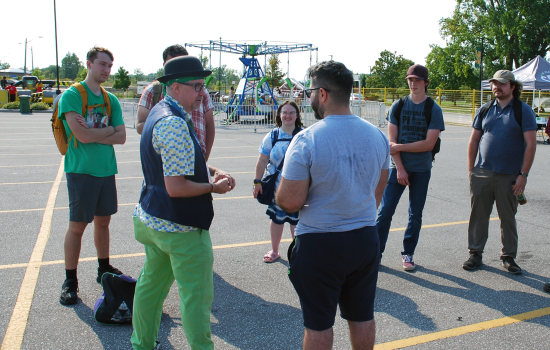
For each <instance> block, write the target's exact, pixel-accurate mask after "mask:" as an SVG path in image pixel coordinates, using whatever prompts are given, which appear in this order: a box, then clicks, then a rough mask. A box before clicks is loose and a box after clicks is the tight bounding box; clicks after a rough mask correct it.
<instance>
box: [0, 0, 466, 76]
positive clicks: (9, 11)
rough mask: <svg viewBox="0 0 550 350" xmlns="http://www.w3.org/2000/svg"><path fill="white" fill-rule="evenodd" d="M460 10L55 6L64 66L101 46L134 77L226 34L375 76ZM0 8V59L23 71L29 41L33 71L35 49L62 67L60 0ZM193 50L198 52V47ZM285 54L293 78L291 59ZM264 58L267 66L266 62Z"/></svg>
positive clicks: (231, 57)
mask: <svg viewBox="0 0 550 350" xmlns="http://www.w3.org/2000/svg"><path fill="white" fill-rule="evenodd" d="M455 4H456V1H455V0H439V1H433V0H415V1H410V0H386V1H372V0H369V1H366V0H340V1H303V0H293V1H289V0H280V1H228V0H225V1H221V0H210V1H195V2H193V1H190V0H183V1H182V0H180V1H175V0H157V1H142V0H136V1H127V0H110V1H106V0H95V1H93V0H92V1H82V0H57V2H56V5H57V30H58V48H59V64H60V65H61V60H62V58H63V57H64V56H65V55H66V53H67V52H74V53H76V55H77V56H78V57H79V58H80V60H81V61H82V62H83V63H84V62H85V57H86V52H87V51H88V49H89V48H91V47H92V46H94V45H99V46H103V47H106V48H108V49H110V50H111V51H112V52H113V54H114V57H115V61H114V67H113V71H112V72H111V73H112V74H114V73H115V72H116V70H117V69H118V68H119V67H120V66H123V67H124V68H125V69H127V70H128V71H129V72H130V73H133V72H134V69H136V68H141V70H142V71H144V72H145V73H150V72H156V71H157V69H159V68H161V67H162V51H163V50H164V48H166V47H167V46H169V45H172V44H175V43H179V44H182V45H183V44H185V43H190V42H200V41H208V40H219V38H220V37H221V38H222V41H239V42H241V43H242V42H246V43H258V42H260V41H267V42H268V44H269V43H270V42H292V43H308V44H313V45H315V46H317V47H318V48H319V51H318V60H319V61H324V60H328V59H330V55H332V56H333V59H334V60H336V61H340V62H343V63H344V64H345V65H346V66H347V67H348V68H350V69H351V70H353V71H354V72H355V73H369V69H370V67H371V66H372V65H374V62H375V61H376V59H377V58H378V57H379V55H380V52H381V51H383V50H389V51H396V52H397V54H400V55H403V57H405V58H408V59H410V60H412V61H414V62H415V63H420V64H423V63H425V57H426V55H427V54H428V53H429V52H430V47H429V45H430V44H438V45H441V46H444V45H445V42H444V40H443V39H442V38H441V37H440V35H439V21H440V19H442V18H444V17H450V16H451V15H452V12H453V10H454V7H455ZM155 6H156V7H155ZM0 9H1V12H2V14H3V16H2V17H3V21H2V22H3V23H4V26H3V28H4V29H3V34H4V35H3V36H2V37H3V38H2V40H1V45H0V47H1V48H2V49H1V50H0V61H2V62H8V63H9V64H10V65H11V67H12V68H19V67H21V68H22V67H23V63H24V53H25V49H24V46H25V45H24V42H25V38H27V39H28V40H31V39H32V41H30V42H29V43H28V45H27V67H28V69H29V70H30V67H31V65H32V64H31V47H32V49H33V57H34V66H35V67H40V68H44V67H47V66H49V65H52V64H55V31H54V10H53V0H25V1H3V2H2V5H0ZM8 23H11V24H10V25H9V26H7V25H6V24H8ZM38 36H42V38H37V37H38ZM33 38H34V39H33ZM19 43H22V44H19ZM189 52H190V54H191V55H197V56H198V55H199V54H200V50H197V49H192V48H191V49H189ZM205 54H208V53H207V52H205ZM238 57H239V56H238V55H235V54H228V53H223V54H222V55H221V61H222V65H223V64H226V65H227V66H228V67H230V68H234V69H237V70H238V71H239V72H240V71H241V68H242V65H241V64H240V61H239V60H238ZM309 57H310V55H309V53H308V52H303V53H291V54H290V76H291V77H292V78H296V79H298V80H301V79H303V77H304V75H305V71H306V69H307V68H308V67H309ZM280 58H281V63H282V64H281V68H282V70H283V71H284V72H286V71H287V58H288V56H287V55H286V54H285V55H281V57H280ZM219 60H220V54H219V53H218V52H212V65H213V67H217V66H218V65H219ZM259 61H260V63H261V65H262V66H263V64H264V59H263V57H262V56H261V57H259ZM313 63H315V54H313Z"/></svg>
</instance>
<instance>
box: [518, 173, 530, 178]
mask: <svg viewBox="0 0 550 350" xmlns="http://www.w3.org/2000/svg"><path fill="white" fill-rule="evenodd" d="M519 174H520V175H521V176H523V177H524V178H527V176H529V173H519Z"/></svg>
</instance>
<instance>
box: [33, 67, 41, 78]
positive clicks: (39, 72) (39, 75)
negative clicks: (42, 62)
mask: <svg viewBox="0 0 550 350" xmlns="http://www.w3.org/2000/svg"><path fill="white" fill-rule="evenodd" d="M31 75H34V76H35V77H37V78H38V79H39V80H42V79H44V74H42V70H41V69H40V68H38V67H36V68H34V70H33V71H32V73H31Z"/></svg>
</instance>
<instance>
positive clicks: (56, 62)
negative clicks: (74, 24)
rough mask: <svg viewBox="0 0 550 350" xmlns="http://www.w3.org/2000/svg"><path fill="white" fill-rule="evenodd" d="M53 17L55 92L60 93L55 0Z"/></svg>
mask: <svg viewBox="0 0 550 350" xmlns="http://www.w3.org/2000/svg"><path fill="white" fill-rule="evenodd" d="M53 19H54V23H55V66H56V67H57V90H56V91H55V94H56V95H59V94H60V93H61V90H59V59H58V56H57V15H56V13H55V0H53Z"/></svg>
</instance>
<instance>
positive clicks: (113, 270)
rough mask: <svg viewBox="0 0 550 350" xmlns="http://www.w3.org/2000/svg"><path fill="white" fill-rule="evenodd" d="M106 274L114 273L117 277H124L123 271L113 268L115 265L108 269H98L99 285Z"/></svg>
mask: <svg viewBox="0 0 550 350" xmlns="http://www.w3.org/2000/svg"><path fill="white" fill-rule="evenodd" d="M105 272H110V273H114V274H115V275H123V273H122V271H120V270H119V269H117V268H116V267H113V265H109V267H107V268H106V269H101V268H99V267H98V268H97V279H96V281H97V283H99V284H101V276H103V274H104V273H105Z"/></svg>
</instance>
